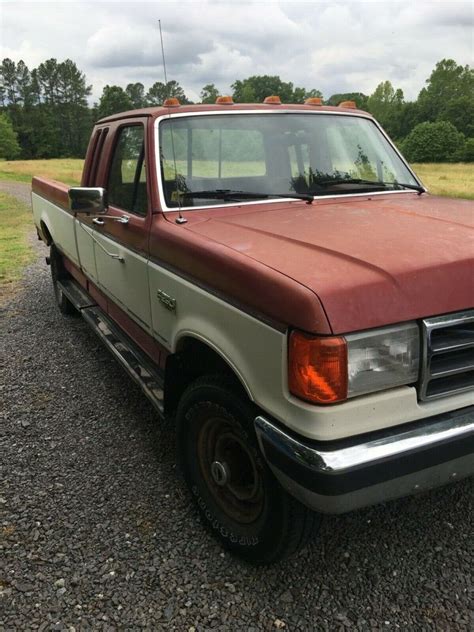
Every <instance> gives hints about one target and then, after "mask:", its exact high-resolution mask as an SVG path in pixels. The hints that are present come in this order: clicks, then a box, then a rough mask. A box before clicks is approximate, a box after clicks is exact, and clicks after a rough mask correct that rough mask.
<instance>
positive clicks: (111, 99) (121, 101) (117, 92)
mask: <svg viewBox="0 0 474 632" xmlns="http://www.w3.org/2000/svg"><path fill="white" fill-rule="evenodd" d="M132 109H133V103H132V101H131V99H130V97H129V96H128V94H127V93H126V92H125V90H124V89H123V88H121V87H120V86H109V85H107V86H105V87H104V89H103V90H102V95H101V97H100V100H99V104H98V108H97V114H98V116H99V118H104V117H105V116H110V115H112V114H118V113H119V112H126V111H127V110H132Z"/></svg>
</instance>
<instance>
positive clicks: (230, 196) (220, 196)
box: [181, 189, 314, 204]
mask: <svg viewBox="0 0 474 632" xmlns="http://www.w3.org/2000/svg"><path fill="white" fill-rule="evenodd" d="M181 196H182V197H185V198H186V197H190V198H204V199H211V198H215V199H217V200H224V201H226V202H240V201H242V200H247V199H248V200H255V199H257V200H258V199H266V198H290V199H293V200H305V201H306V202H307V204H312V203H313V199H314V198H313V194H311V193H253V192H251V191H237V190H234V189H212V190H209V191H184V192H183V193H181Z"/></svg>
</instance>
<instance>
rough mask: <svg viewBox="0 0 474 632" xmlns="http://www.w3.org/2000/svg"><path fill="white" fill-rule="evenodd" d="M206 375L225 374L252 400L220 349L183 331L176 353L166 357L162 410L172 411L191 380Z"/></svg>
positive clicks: (240, 377) (239, 376)
mask: <svg viewBox="0 0 474 632" xmlns="http://www.w3.org/2000/svg"><path fill="white" fill-rule="evenodd" d="M209 374H219V375H225V376H226V377H228V378H229V379H230V380H231V381H232V382H233V383H234V385H235V387H236V389H238V390H239V391H240V392H241V394H242V395H243V396H244V397H247V398H249V399H250V400H252V399H253V398H252V394H251V392H250V389H249V387H248V385H247V384H246V383H245V380H244V379H243V378H242V376H241V375H240V374H239V371H238V370H237V369H236V367H235V366H233V365H232V363H231V362H230V361H229V360H228V358H226V357H225V356H224V355H223V354H222V352H220V350H218V349H216V348H215V347H214V346H213V345H212V344H210V343H209V342H208V341H207V340H202V339H201V338H199V337H197V336H195V335H191V334H186V335H184V336H182V337H181V338H180V339H179V341H178V343H177V345H176V350H175V352H174V353H172V354H170V355H169V356H168V357H167V359H166V367H165V386H164V394H165V402H164V403H165V412H167V413H171V412H173V411H174V410H175V409H176V407H177V405H178V402H179V399H180V397H181V395H182V394H183V392H184V391H185V389H186V388H187V386H188V385H189V384H190V383H191V382H193V381H194V380H196V379H197V378H198V377H201V376H203V375H209Z"/></svg>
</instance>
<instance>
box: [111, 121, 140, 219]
mask: <svg viewBox="0 0 474 632" xmlns="http://www.w3.org/2000/svg"><path fill="white" fill-rule="evenodd" d="M118 134H119V136H118V139H117V142H116V144H115V149H114V154H113V157H112V163H111V165H110V171H109V179H108V183H107V193H108V197H109V203H110V204H111V205H113V206H117V207H119V208H121V209H123V210H124V211H130V212H131V213H136V214H137V215H146V214H147V208H148V201H147V191H146V169H145V143H144V130H143V126H142V125H130V126H128V127H122V128H121V129H120V130H119V132H118Z"/></svg>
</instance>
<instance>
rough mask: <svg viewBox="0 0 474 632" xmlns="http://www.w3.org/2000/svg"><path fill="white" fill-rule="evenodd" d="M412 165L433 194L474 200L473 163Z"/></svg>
mask: <svg viewBox="0 0 474 632" xmlns="http://www.w3.org/2000/svg"><path fill="white" fill-rule="evenodd" d="M411 166H412V168H413V170H414V172H415V173H416V175H417V176H418V177H419V178H420V179H421V181H422V182H423V184H424V185H425V186H426V187H427V188H428V190H429V192H430V193H432V194H433V195H443V196H446V197H458V198H466V199H468V200H474V164H473V163H465V162H457V163H418V164H413V165H411Z"/></svg>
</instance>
